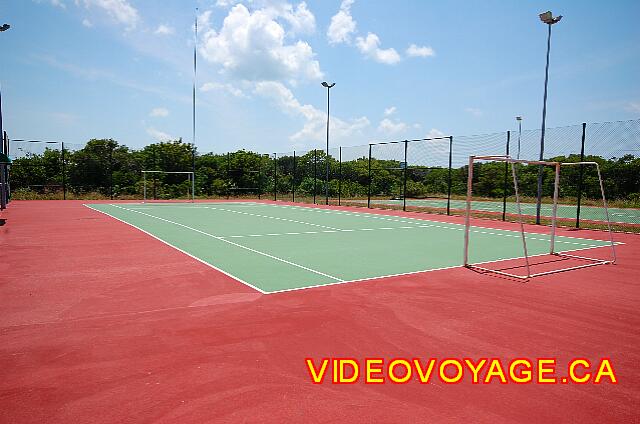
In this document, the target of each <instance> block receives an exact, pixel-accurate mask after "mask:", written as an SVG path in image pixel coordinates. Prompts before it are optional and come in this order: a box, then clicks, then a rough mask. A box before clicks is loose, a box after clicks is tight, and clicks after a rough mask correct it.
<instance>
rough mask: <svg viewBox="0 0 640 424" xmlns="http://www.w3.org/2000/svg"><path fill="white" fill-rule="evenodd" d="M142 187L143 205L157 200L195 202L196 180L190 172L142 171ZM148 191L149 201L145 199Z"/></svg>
mask: <svg viewBox="0 0 640 424" xmlns="http://www.w3.org/2000/svg"><path fill="white" fill-rule="evenodd" d="M185 176H186V177H187V179H186V180H185V179H184V177H185ZM142 185H143V188H142V196H143V200H142V202H143V203H146V202H148V201H149V200H158V198H160V199H162V200H169V199H185V198H186V199H187V200H189V201H191V202H193V201H194V200H195V188H196V186H195V185H196V179H195V173H193V172H191V171H142ZM149 191H151V192H152V197H151V199H149V198H148V197H147V194H148V192H149Z"/></svg>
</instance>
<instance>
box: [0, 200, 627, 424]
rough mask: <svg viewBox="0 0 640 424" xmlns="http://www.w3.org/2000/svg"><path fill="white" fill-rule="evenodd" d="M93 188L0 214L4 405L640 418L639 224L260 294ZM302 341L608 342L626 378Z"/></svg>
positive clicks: (465, 350)
mask: <svg viewBox="0 0 640 424" xmlns="http://www.w3.org/2000/svg"><path fill="white" fill-rule="evenodd" d="M82 203H83V202H81V201H15V202H13V203H12V204H11V205H10V207H9V209H7V210H6V211H4V212H2V214H1V215H0V218H2V219H4V220H6V222H5V225H3V226H1V227H0V422H3V423H43V422H59V423H81V422H86V423H89V422H90V423H122V422H133V423H149V422H161V423H162V422H165V423H204V422H234V423H235V422H274V423H283V422H305V423H310V422H403V423H407V422H486V423H502V422H505V423H506V422H544V423H548V422H580V423H585V422H598V423H605V422H638V421H639V420H640V412H639V411H640V408H639V407H638V406H639V405H640V314H639V311H640V307H639V306H638V305H640V277H639V276H640V259H638V258H639V257H640V236H638V235H630V234H616V235H615V237H616V241H619V242H623V243H625V244H624V245H620V246H618V248H617V252H618V264H617V265H604V266H597V267H592V268H586V269H580V270H575V271H569V272H565V273H561V274H554V275H548V276H543V277H539V278H535V279H533V280H531V281H530V282H528V283H521V282H518V281H512V280H509V279H505V278H499V277H497V276H495V275H483V274H480V273H475V272H473V271H470V270H468V269H464V268H455V269H448V270H442V271H434V272H429V273H422V274H415V275H408V276H400V277H394V278H387V279H379V280H371V281H365V282H360V283H353V284H341V285H334V286H328V287H320V288H314V289H309V290H300V291H294V292H287V293H278V294H271V295H261V294H259V293H257V292H254V291H252V289H251V288H249V287H246V286H244V285H242V284H239V283H238V282H236V281H234V280H232V279H231V278H229V277H227V276H225V275H223V274H222V273H220V272H217V271H215V270H214V269H212V268H210V267H207V266H205V265H204V264H202V263H200V262H197V261H195V260H194V259H192V258H190V257H188V256H186V255H184V254H182V253H180V252H179V251H176V250H174V249H172V248H171V247H169V246H167V245H165V244H163V243H161V242H159V241H157V240H155V239H153V238H151V237H150V236H148V235H146V234H144V233H142V232H140V231H137V230H136V229H134V228H132V227H130V226H128V225H126V224H124V223H121V222H118V221H116V220H114V219H111V218H109V217H107V216H105V215H103V214H100V213H98V212H96V211H93V210H90V209H88V208H86V207H83V206H82ZM344 209H351V210H356V211H363V209H358V208H344ZM373 212H374V213H381V214H394V215H401V216H410V217H422V218H425V219H431V220H441V221H447V222H462V219H461V218H459V217H446V216H437V215H425V214H417V213H410V212H408V213H402V212H396V211H375V210H374V211H373ZM474 224H475V225H481V226H487V227H493V228H496V227H499V228H512V227H511V225H512V224H505V223H501V222H498V221H474ZM527 230H528V231H532V232H535V231H540V228H536V227H534V226H529V227H527ZM560 234H563V235H570V236H579V237H585V238H600V239H606V237H607V234H606V233H604V232H597V231H586V230H581V231H578V232H576V231H567V230H560ZM425 243H429V240H425ZM390 248H393V247H392V246H390ZM461 249H462V246H461ZM600 250H602V249H600ZM605 253H606V252H605ZM416 254H419V252H416ZM247 266H251V264H247ZM307 357H312V358H314V359H316V361H319V360H320V359H321V358H323V357H332V358H334V357H355V358H357V359H359V360H364V358H368V357H381V358H385V359H392V358H397V357H403V358H414V357H417V358H423V359H425V360H426V359H428V358H431V357H434V358H448V357H454V358H494V357H495V358H501V359H502V360H504V361H505V362H508V361H509V360H511V359H514V358H517V357H527V358H532V359H534V358H538V357H555V358H557V360H558V362H559V363H566V362H567V361H568V360H569V359H571V358H575V357H586V358H589V359H590V360H592V361H598V360H600V358H605V357H606V358H610V359H611V363H612V364H613V366H614V369H615V373H616V375H617V377H618V379H619V382H618V384H611V383H609V382H608V380H606V379H605V381H604V382H603V383H602V384H593V383H589V384H584V385H579V384H571V383H570V384H557V385H538V384H526V385H519V384H513V382H510V383H508V384H499V383H498V382H497V381H494V382H492V383H491V384H486V385H485V384H480V385H473V384H471V383H470V381H469V378H468V376H465V379H464V381H463V382H462V383H460V384H444V383H441V382H440V381H437V380H435V381H434V382H432V383H430V384H419V383H418V382H416V381H411V382H409V383H408V384H391V383H386V384H381V385H372V384H364V382H363V381H362V380H360V381H359V382H357V383H355V384H350V385H334V384H331V383H330V380H328V379H327V381H326V382H325V383H324V384H320V385H314V384H312V383H311V379H310V377H309V374H308V372H307V368H306V365H305V362H304V359H305V358H307ZM560 374H562V373H560Z"/></svg>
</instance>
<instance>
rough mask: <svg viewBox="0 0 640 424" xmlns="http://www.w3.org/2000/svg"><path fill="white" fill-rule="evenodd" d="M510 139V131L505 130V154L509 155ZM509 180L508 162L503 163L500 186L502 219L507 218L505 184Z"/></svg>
mask: <svg viewBox="0 0 640 424" xmlns="http://www.w3.org/2000/svg"><path fill="white" fill-rule="evenodd" d="M510 141H511V131H507V148H506V153H505V154H506V155H507V156H509V142H510ZM508 182H509V162H505V163H504V186H503V188H502V191H503V195H502V220H503V221H506V220H507V185H508Z"/></svg>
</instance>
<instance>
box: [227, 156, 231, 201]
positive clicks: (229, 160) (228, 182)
mask: <svg viewBox="0 0 640 424" xmlns="http://www.w3.org/2000/svg"><path fill="white" fill-rule="evenodd" d="M230 168H231V153H230V152H227V200H228V199H229V193H230V191H231V169H230Z"/></svg>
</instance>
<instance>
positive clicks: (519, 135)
mask: <svg viewBox="0 0 640 424" xmlns="http://www.w3.org/2000/svg"><path fill="white" fill-rule="evenodd" d="M516 121H518V156H517V158H516V159H520V139H521V138H522V116H516Z"/></svg>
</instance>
